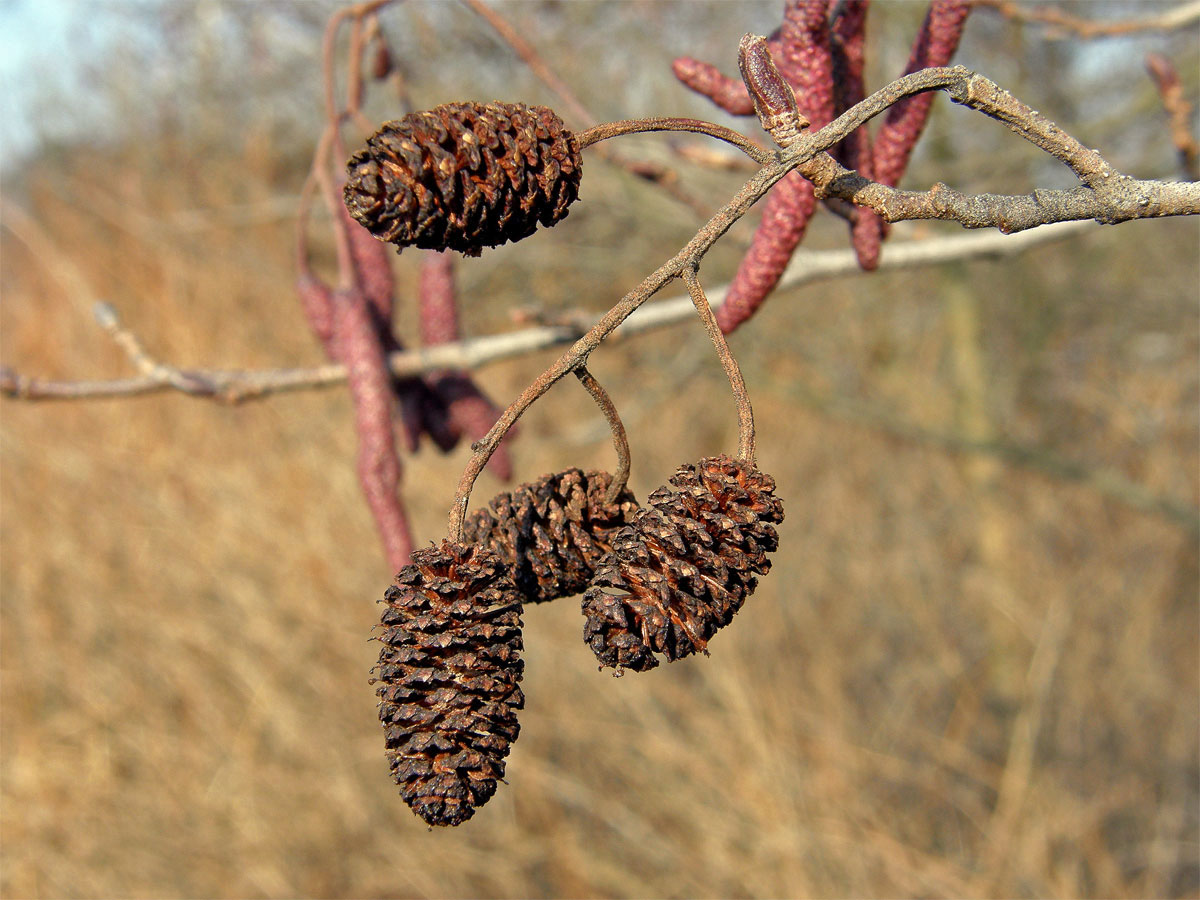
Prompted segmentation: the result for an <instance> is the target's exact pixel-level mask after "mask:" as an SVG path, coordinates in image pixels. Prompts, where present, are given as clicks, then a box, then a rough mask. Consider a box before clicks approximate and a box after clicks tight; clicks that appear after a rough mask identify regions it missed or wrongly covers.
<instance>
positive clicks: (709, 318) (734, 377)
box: [683, 266, 754, 464]
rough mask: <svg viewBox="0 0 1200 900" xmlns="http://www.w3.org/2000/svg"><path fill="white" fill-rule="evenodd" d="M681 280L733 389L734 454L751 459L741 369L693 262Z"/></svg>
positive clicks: (750, 413)
mask: <svg viewBox="0 0 1200 900" xmlns="http://www.w3.org/2000/svg"><path fill="white" fill-rule="evenodd" d="M683 282H684V284H686V285H687V289H688V294H690V295H691V297H692V304H693V305H694V306H695V307H696V312H697V313H699V315H700V321H701V322H703V323H704V330H705V331H707V332H708V336H709V337H710V338H712V342H713V346H714V347H716V348H717V356H719V357H721V365H722V366H724V368H725V374H726V375H727V376H728V377H729V386H730V387H731V388H732V389H733V399H734V401H735V402H736V403H737V411H738V458H739V459H741V460H742V461H744V462H748V463H751V464H753V463H754V410H753V409H751V408H750V395H749V394H747V393H746V382H745V379H743V378H742V369H741V367H740V366H739V365H738V363H737V359H735V358H734V355H733V352H732V351H731V350H730V349H729V343H728V342H727V341H726V340H725V335H724V333H723V332H722V331H721V326H720V325H718V324H717V319H716V317H715V316H714V315H713V311H712V307H711V306H709V304H708V298H707V297H706V296H704V288H703V287H701V286H700V278H699V276H698V275H697V269H696V267H695V266H688V267H687V268H686V269H684V270H683Z"/></svg>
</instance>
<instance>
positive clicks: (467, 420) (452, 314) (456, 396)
mask: <svg viewBox="0 0 1200 900" xmlns="http://www.w3.org/2000/svg"><path fill="white" fill-rule="evenodd" d="M418 302H419V304H420V316H419V324H420V330H421V344H422V345H423V346H427V347H428V346H432V345H434V344H445V343H448V342H450V341H457V340H458V339H459V336H460V333H459V327H458V290H457V287H456V285H455V282H454V257H453V256H451V255H450V254H449V253H446V252H435V251H426V252H425V253H424V254H423V256H422V259H421V271H420V281H419V288H418ZM430 386H431V388H432V389H433V391H434V393H435V394H436V395H437V397H438V399H439V400H440V401H441V404H442V410H441V418H440V419H437V420H432V421H431V424H436V426H437V428H438V433H435V430H434V428H433V427H431V428H430V434H431V435H432V436H433V438H434V440H435V441H437V442H438V444H439V446H442V440H449V441H450V446H454V445H455V444H457V443H458V441H459V439H460V438H461V437H463V436H464V435H465V436H466V437H467V439H468V440H471V441H477V440H479V439H480V438H481V437H483V436H484V435H485V434H487V433H488V431H489V430H491V427H492V426H493V425H495V424H496V420H497V419H498V418H500V412H501V411H500V410H499V409H498V408H497V407H496V405H495V404H493V403H492V401H491V400H489V399H488V398H487V395H485V394H484V393H483V392H482V391H481V390H480V389H479V387H478V385H476V384H475V382H474V380H473V379H472V378H471V376H470V375H469V374H468V373H467V372H444V373H440V374H438V375H437V376H436V377H434V378H431V379H430ZM514 434H515V430H510V431H509V433H508V435H506V436H505V439H504V442H503V443H501V444H500V446H499V447H497V448H496V452H495V453H493V454H492V458H491V459H489V460H488V468H489V469H490V470H491V472H492V474H494V475H495V476H496V477H497V478H499V479H501V480H502V481H508V480H509V479H510V478H512V472H513V466H512V459H511V458H510V457H509V455H508V449H507V444H508V440H509V438H510V437H512V436H513V435H514ZM439 438H441V440H439ZM443 449H447V448H446V447H444V446H443Z"/></svg>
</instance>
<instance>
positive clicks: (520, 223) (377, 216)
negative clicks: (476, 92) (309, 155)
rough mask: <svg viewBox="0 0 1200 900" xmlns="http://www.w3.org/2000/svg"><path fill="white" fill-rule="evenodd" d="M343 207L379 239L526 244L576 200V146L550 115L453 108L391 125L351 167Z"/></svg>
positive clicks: (504, 107) (426, 244) (471, 249)
mask: <svg viewBox="0 0 1200 900" xmlns="http://www.w3.org/2000/svg"><path fill="white" fill-rule="evenodd" d="M346 168H347V172H348V173H349V181H348V182H347V183H346V186H345V188H344V189H343V198H344V200H345V203H346V208H347V209H348V210H350V214H351V215H352V216H354V218H355V219H357V220H358V221H359V222H360V223H362V224H363V225H364V226H365V227H366V228H367V229H368V230H369V231H370V232H371V233H372V234H373V235H375V237H377V238H379V239H380V240H382V241H390V242H391V243H393V244H396V245H397V246H400V247H407V246H414V247H422V248H426V249H430V250H447V249H449V250H459V251H461V252H462V253H465V254H466V255H468V256H478V255H479V254H480V253H481V252H482V250H483V248H484V247H493V246H495V245H497V244H503V243H505V242H506V241H519V240H520V239H521V238H524V237H528V236H529V235H531V234H533V232H534V231H536V230H537V226H538V224H539V223H540V224H542V225H545V226H547V227H548V226H550V225H553V224H555V223H556V222H558V221H559V220H560V219H563V218H565V217H566V215H567V207H568V206H569V205H570V204H571V203H572V202H573V201H574V200H575V199H576V198H577V197H578V196H579V178H580V175H581V172H582V169H581V160H580V156H579V146H578V144H577V143H576V141H575V136H574V135H573V134H572V133H571V132H569V131H567V129H566V128H565V127H564V126H563V123H562V120H561V119H559V117H558V116H557V115H556V114H555V113H554V111H553V110H551V109H548V108H546V107H544V106H523V105H521V104H519V103H446V104H444V105H442V106H435V107H434V108H433V109H431V110H427V111H425V112H415V113H410V114H408V115H407V116H405V117H404V118H402V119H398V120H396V121H394V122H387V123H386V124H384V125H383V127H381V128H380V129H379V131H377V132H376V133H375V134H373V135H372V136H371V137H370V138H369V139H368V140H367V146H366V148H364V149H362V150H359V151H358V152H357V153H355V154H354V155H353V156H352V157H350V161H349V163H347V166H346Z"/></svg>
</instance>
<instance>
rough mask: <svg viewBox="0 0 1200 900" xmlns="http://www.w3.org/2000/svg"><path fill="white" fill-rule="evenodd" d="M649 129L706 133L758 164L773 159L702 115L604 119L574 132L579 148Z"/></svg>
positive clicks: (757, 147)
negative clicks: (604, 120)
mask: <svg viewBox="0 0 1200 900" xmlns="http://www.w3.org/2000/svg"><path fill="white" fill-rule="evenodd" d="M651 131H687V132H692V133H694V134H707V135H708V136H709V137H714V138H716V139H717V140H719V141H724V142H725V143H727V144H732V145H733V146H734V147H737V148H738V149H739V150H741V151H742V152H743V153H745V154H746V155H747V156H749V157H750V158H751V159H752V160H754V161H755V162H756V163H758V164H759V165H766V164H767V163H769V162H771V161H772V160H774V159H775V154H774V153H772V152H771V151H769V150H766V149H764V148H763V147H761V146H759V145H758V144H756V143H755V142H754V141H752V140H750V139H749V138H748V137H746V136H745V135H744V134H742V133H741V132H738V131H734V130H733V129H732V128H726V127H724V126H723V125H716V124H714V123H712V122H705V121H704V120H702V119H687V118H672V117H669V116H656V117H651V118H648V119H622V120H621V121H619V122H605V123H604V124H603V125H594V126H593V127H591V128H588V129H586V130H585V131H581V132H579V133H578V134H576V135H575V140H577V141H578V142H579V149H580V150H582V149H584V148H585V147H590V146H591V145H592V144H596V143H599V142H600V141H606V140H608V139H609V138H614V137H621V136H622V135H626V134H644V133H647V132H651Z"/></svg>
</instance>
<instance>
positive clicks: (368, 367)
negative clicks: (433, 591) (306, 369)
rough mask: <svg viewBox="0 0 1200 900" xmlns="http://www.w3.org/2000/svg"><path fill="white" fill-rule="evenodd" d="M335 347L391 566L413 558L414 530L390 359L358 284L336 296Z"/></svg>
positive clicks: (366, 487) (365, 481) (365, 482)
mask: <svg viewBox="0 0 1200 900" xmlns="http://www.w3.org/2000/svg"><path fill="white" fill-rule="evenodd" d="M333 325H334V332H333V346H334V350H335V353H336V356H337V358H338V359H339V360H340V361H341V362H342V364H343V365H345V367H346V377H347V382H348V384H349V387H350V396H351V397H352V398H353V400H354V424H355V430H356V432H357V433H358V479H359V482H360V484H361V485H362V490H363V494H364V495H365V496H366V498H367V505H368V506H369V507H370V509H371V514H372V515H373V516H374V517H375V525H376V528H378V530H379V536H380V537H381V538H382V540H383V546H384V550H385V552H386V553H387V558H388V564H389V565H391V567H392V569H393V570H398V569H399V568H400V567H401V566H403V565H405V564H406V563H407V562H408V558H409V553H410V552H411V550H412V534H411V531H410V529H409V525H408V518H407V517H406V516H405V513H404V506H403V504H402V503H401V501H400V496H399V494H398V493H397V491H398V490H399V487H400V460H399V459H398V458H397V456H396V447H395V443H394V440H393V438H392V385H391V380H390V378H389V377H388V369H387V359H386V356H385V353H384V349H383V344H382V342H381V341H380V339H379V334H378V332H377V331H376V329H375V325H374V323H373V322H372V317H371V312H370V310H369V304H368V303H367V299H366V297H365V296H363V294H362V292H361V291H358V290H355V289H353V288H351V289H348V290H340V291H337V292H336V293H335V294H334V296H333Z"/></svg>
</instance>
